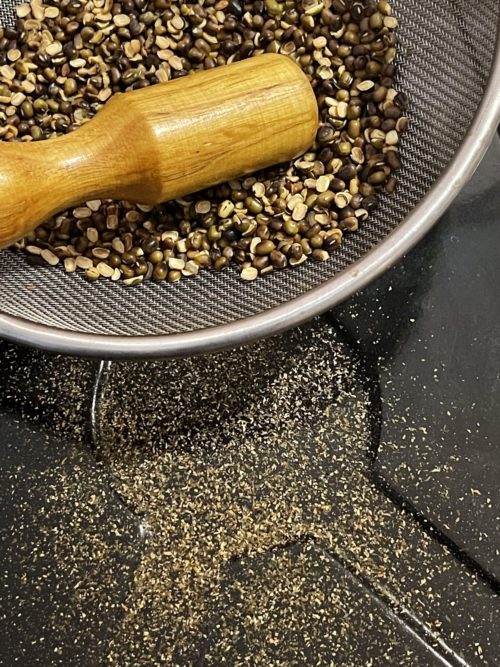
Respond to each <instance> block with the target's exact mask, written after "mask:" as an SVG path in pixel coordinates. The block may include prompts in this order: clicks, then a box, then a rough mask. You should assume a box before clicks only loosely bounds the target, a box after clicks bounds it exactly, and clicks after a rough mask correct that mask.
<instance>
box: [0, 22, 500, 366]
mask: <svg viewBox="0 0 500 667" xmlns="http://www.w3.org/2000/svg"><path fill="white" fill-rule="evenodd" d="M499 123H500V29H499V30H497V39H496V45H495V54H494V57H493V62H492V66H491V72H490V78H489V81H488V85H487V87H486V90H485V93H484V95H483V99H482V100H481V103H480V105H479V107H478V109H477V111H476V114H475V116H474V120H473V122H472V124H471V127H470V129H469V132H468V133H467V135H466V137H465V138H464V140H463V142H462V144H461V146H460V148H459V149H458V151H457V152H456V154H455V156H454V157H453V159H452V160H451V161H450V163H449V165H448V166H447V167H446V169H445V170H444V171H443V172H442V174H441V175H440V176H439V178H438V179H437V181H436V182H435V183H434V185H433V186H432V187H431V188H430V189H429V191H428V192H427V193H426V195H425V196H424V197H423V198H422V200H421V201H420V202H419V203H418V204H417V206H415V208H414V209H413V210H412V211H411V213H409V214H408V215H407V216H406V218H404V220H403V221H402V222H401V223H400V224H399V225H398V226H397V227H396V228H395V229H394V230H393V231H392V232H390V233H389V234H388V235H387V236H386V237H385V238H384V239H383V240H382V241H380V242H379V243H378V244H377V245H376V246H375V247H374V248H372V249H371V250H369V251H368V252H367V253H366V254H365V255H364V256H363V257H362V258H360V259H358V260H357V261H356V262H353V263H352V264H351V265H350V266H349V267H348V268H346V269H344V270H343V271H341V272H339V273H338V274H336V275H335V276H334V277H333V278H331V279H329V280H327V281H325V282H324V283H323V284H321V285H319V286H318V287H315V288H313V289H311V290H309V291H308V292H305V293H304V294H302V295H301V296H299V297H296V298H294V299H292V300H290V301H288V302H286V303H283V304H280V305H278V306H275V307H273V308H270V309H269V310H265V311H263V312H262V313H259V314H257V315H252V316H250V317H246V318H243V319H240V320H236V321H233V322H230V323H227V324H223V325H218V326H215V327H207V328H203V329H198V330H195V331H189V332H183V333H173V334H165V335H156V336H153V335H147V336H118V335H102V334H85V333H79V332H73V331H64V330H61V329H56V328H54V327H49V326H46V325H42V324H36V323H33V322H29V321H28V320H25V319H23V318H20V317H13V316H11V315H6V314H3V313H0V338H4V339H6V340H9V341H12V342H14V343H18V344H21V345H28V346H31V347H35V348H39V349H43V350H46V351H48V352H53V353H62V354H69V355H75V356H81V357H93V358H99V359H132V358H166V357H185V356H191V355H201V354H205V353H209V352H215V351H220V350H224V349H228V348H232V347H238V346H242V345H247V344H249V343H252V342H254V341H255V340H258V339H261V338H268V337H270V336H274V335H277V334H280V333H283V332H284V331H286V330H287V329H291V328H293V327H295V326H298V325H300V324H302V323H304V322H306V321H307V320H309V319H311V318H313V317H315V316H317V315H320V314H322V313H324V312H325V311H327V310H329V309H331V308H333V307H334V306H337V305H338V304H340V303H342V302H343V301H345V300H346V299H347V298H349V297H350V296H351V295H352V294H354V293H355V292H357V291H359V290H361V289H363V288H364V287H366V285H368V284H369V283H370V282H371V281H372V280H375V279H376V278H377V277H379V276H380V275H381V274H382V273H384V272H385V271H387V270H388V269H389V268H390V267H392V266H393V265H394V264H396V263H397V262H398V260H400V259H401V257H402V256H403V255H405V254H406V253H407V252H408V251H409V250H411V248H412V247H413V246H414V245H415V244H416V243H417V242H418V241H419V240H420V239H422V237H423V236H424V235H425V234H426V233H427V232H428V231H429V230H430V229H431V228H432V226H433V225H434V224H435V223H436V222H437V220H438V219H439V218H440V216H441V215H442V214H443V213H444V212H445V211H446V209H447V208H448V207H449V205H450V204H451V202H452V201H453V200H454V199H455V197H456V196H457V194H458V193H459V192H460V190H461V189H462V187H463V186H464V185H465V183H466V182H467V181H468V180H469V179H470V177H471V176H472V174H473V173H474V171H475V169H476V168H477V167H478V165H479V163H480V161H481V159H482V158H483V156H484V154H485V153H486V151H487V149H488V147H489V145H490V142H491V139H492V137H493V135H494V132H495V130H496V128H497V126H498V124H499Z"/></svg>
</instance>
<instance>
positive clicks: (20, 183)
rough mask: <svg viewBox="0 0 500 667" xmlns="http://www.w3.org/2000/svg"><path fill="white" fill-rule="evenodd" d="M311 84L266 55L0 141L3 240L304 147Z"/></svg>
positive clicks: (312, 119) (180, 191)
mask: <svg viewBox="0 0 500 667" xmlns="http://www.w3.org/2000/svg"><path fill="white" fill-rule="evenodd" d="M317 125H318V109H317V105H316V99H315V96H314V93H313V90H312V88H311V86H310V84H309V82H308V80H307V78H306V76H305V75H304V74H303V72H302V71H301V70H300V69H299V67H298V66H297V65H296V64H295V63H293V62H292V61H291V60H290V59H289V58H287V57H285V56H281V55H272V54H267V55H263V56H258V57H255V58H251V59H249V60H245V61H242V62H239V63H234V64H231V65H226V66H224V67H219V68H216V69H213V70H209V71H205V72H200V73H197V74H193V75H189V76H186V77H184V78H182V79H177V80H175V81H171V82H168V83H164V84H158V85H155V86H152V87H150V88H145V89H142V90H138V91H134V92H131V93H125V94H120V95H115V97H114V98H112V99H111V100H110V102H109V103H108V104H107V105H106V106H105V107H104V108H103V109H102V110H101V111H100V112H99V113H98V114H97V116H96V117H95V118H94V119H93V120H92V121H90V122H88V123H87V124H85V125H84V126H82V127H81V128H79V129H78V130H76V131H75V132H73V133H71V134H69V135H66V136H64V137H59V138H56V139H51V140H49V141H45V142H40V143H15V144H1V145H0V247H5V246H7V245H9V244H11V243H13V242H14V241H15V240H17V239H19V238H21V237H22V236H24V235H25V234H26V233H27V232H28V231H31V230H32V229H33V228H34V227H36V226H37V225H38V224H40V222H43V221H44V220H45V219H47V218H48V217H50V216H51V215H54V214H55V213H57V212H58V211H61V210H63V209H65V208H68V207H70V206H74V205H77V204H80V203H81V202H83V201H86V200H89V199H101V198H110V199H126V200H129V201H136V202H141V203H146V204H156V203H159V202H163V201H167V200H169V199H174V198H177V197H181V196H183V195H185V194H188V193H191V192H195V191H197V190H200V189H202V188H205V187H208V186H210V185H215V184H216V183H220V182H223V181H226V180H229V179H231V178H236V177H238V176H242V175H243V174H248V173H251V172H253V171H256V170H258V169H262V168H264V167H268V166H271V165H273V164H277V163H280V162H284V161H286V160H290V159H291V158H292V157H295V156H296V155H299V154H300V153H302V152H304V151H305V150H307V148H308V147H309V146H310V145H311V144H312V142H313V140H314V136H315V133H316V130H317Z"/></svg>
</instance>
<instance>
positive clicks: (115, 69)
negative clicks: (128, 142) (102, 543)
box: [0, 0, 408, 285]
mask: <svg viewBox="0 0 500 667" xmlns="http://www.w3.org/2000/svg"><path fill="white" fill-rule="evenodd" d="M17 16H18V20H17V22H16V27H15V29H9V28H0V139H1V140H3V141H39V140H43V139H48V138H50V137H53V136H56V135H60V134H65V133H68V132H71V131H73V130H74V129H76V128H77V127H79V126H81V125H83V124H84V123H86V122H88V121H89V120H90V119H91V118H92V117H93V116H94V115H95V114H96V112H97V111H98V110H99V109H100V108H101V107H102V106H103V105H104V104H105V103H106V102H107V101H108V100H109V99H110V98H111V97H112V95H113V94H115V93H117V92H125V91H128V90H135V89H138V88H142V87H146V86H149V85H153V84H157V83H164V82H167V81H169V80H172V79H176V78H179V77H181V76H186V75H187V74H189V73H190V72H194V71H197V70H202V69H209V68H212V67H218V66H220V65H224V64H226V63H230V62H233V61H236V60H241V59H244V58H249V57H252V56H254V55H258V54H261V53H266V52H268V53H269V52H270V53H282V54H285V55H287V56H289V57H290V58H292V59H293V60H295V61H296V62H297V63H298V64H299V65H300V66H301V68H302V69H303V71H304V72H305V73H306V74H307V76H308V77H309V79H310V81H311V83H312V86H313V88H314V90H315V93H316V96H317V100H318V105H319V109H320V126H319V128H318V132H317V136H316V141H315V143H314V145H313V146H312V147H311V150H310V151H309V152H308V153H306V154H304V155H303V156H301V157H300V158H298V159H296V160H294V161H293V162H292V163H289V164H285V165H281V166H279V167H276V168H273V169H268V170H265V171H263V172H261V173H258V174H256V175H254V176H251V177H248V178H244V179H242V180H234V181H230V182H229V183H226V184H223V185H220V186H217V187H215V188H210V189H208V190H206V191H204V192H201V193H197V194H195V195H193V196H190V197H186V198H184V199H181V200H176V201H173V202H169V203H167V204H164V205H161V206H156V207H151V206H143V205H140V204H131V203H127V202H112V201H100V200H95V201H89V202H86V203H82V205H81V206H79V207H77V208H75V209H73V210H71V211H64V212H62V213H61V214H60V215H58V216H56V217H54V218H52V219H51V220H48V221H47V222H46V223H44V224H42V225H41V226H40V227H39V228H38V229H37V230H36V231H35V232H33V233H32V234H30V235H29V236H28V237H26V238H25V239H23V240H22V241H20V242H19V243H17V244H16V245H15V248H16V249H18V250H21V251H24V252H26V253H27V254H28V256H29V261H30V262H32V263H33V264H37V265H38V264H39V265H41V266H47V265H50V266H56V265H58V264H62V265H63V266H64V269H65V270H66V271H67V272H74V271H83V272H84V273H85V276H86V277H87V279H88V280H90V281H93V280H98V279H101V278H105V279H110V280H114V281H118V280H122V281H124V282H125V283H126V284H127V285H136V284H139V283H141V282H143V281H144V280H156V281H164V280H168V281H169V282H177V281H178V280H180V279H182V278H183V277H189V276H195V275H197V274H198V272H199V270H200V269H201V268H206V267H213V268H214V269H215V270H217V271H222V270H224V269H225V268H227V267H228V266H229V265H230V264H234V263H235V264H237V265H238V266H239V267H240V268H241V277H242V278H243V279H245V280H254V279H255V278H257V277H258V276H259V275H260V276H264V275H266V274H268V273H270V272H272V271H275V270H281V269H284V268H287V267H295V266H299V265H300V264H302V263H303V262H305V261H306V260H308V259H313V260H314V261H327V260H328V259H329V258H330V256H331V255H332V253H334V252H335V249H336V248H337V247H338V246H339V245H340V244H341V242H342V238H343V236H344V234H346V233H351V232H355V231H356V230H357V229H358V227H359V226H360V225H362V224H363V222H364V221H365V220H366V219H367V218H368V217H369V215H370V212H371V211H372V210H373V209H375V208H376V207H377V205H378V199H379V196H380V194H381V193H384V192H385V193H392V192H394V190H395V187H396V178H395V176H394V172H395V171H396V170H397V169H398V168H399V167H400V157H399V150H398V146H399V141H400V135H401V133H402V132H404V130H405V129H406V127H407V124H408V121H407V118H406V117H405V115H404V112H405V109H406V106H407V100H406V96H405V95H404V93H401V92H398V91H397V90H396V89H395V88H394V83H393V82H394V76H395V66H394V59H395V55H396V48H395V47H396V35H395V30H396V28H397V20H396V18H395V17H394V16H393V14H392V9H391V6H390V4H389V3H388V2H386V1H383V0H382V1H380V2H376V1H375V0H365V1H364V2H353V1H352V0H325V1H324V2H318V1H317V0H303V1H296V0H287V1H286V2H277V1H276V0H266V2H263V1H262V0H257V1H255V2H246V3H245V2H239V1H238V0H219V1H216V2H214V1H212V0H208V1H207V2H200V3H187V2H186V3H183V2H169V1H168V0H150V1H149V2H148V1H146V0H133V1H132V0H125V1H124V2H111V1H110V0H88V1H87V2H84V1H83V0H52V1H48V2H46V3H42V2H41V1H40V0H33V2H32V3H31V4H21V5H19V6H18V7H17ZM179 159H182V156H180V157H179Z"/></svg>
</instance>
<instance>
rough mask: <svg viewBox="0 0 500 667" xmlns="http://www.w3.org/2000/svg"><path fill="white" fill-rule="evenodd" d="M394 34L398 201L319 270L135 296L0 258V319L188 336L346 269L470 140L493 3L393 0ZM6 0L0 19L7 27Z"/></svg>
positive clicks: (491, 36)
mask: <svg viewBox="0 0 500 667" xmlns="http://www.w3.org/2000/svg"><path fill="white" fill-rule="evenodd" d="M393 5H394V8H395V14H396V15H397V17H398V19H399V23H400V28H399V40H400V44H399V52H398V60H399V74H398V81H397V84H398V89H399V90H402V91H404V92H405V93H407V95H408V96H409V99H410V113H409V115H410V121H411V124H410V129H409V131H408V133H407V134H406V135H405V137H404V143H403V145H402V151H401V152H402V158H403V169H402V171H401V174H400V180H399V187H398V191H397V193H396V194H395V195H392V196H385V197H383V198H382V203H381V206H380V208H379V209H378V211H377V212H376V213H375V214H373V215H372V217H371V218H370V220H369V221H367V222H366V223H364V225H363V227H362V229H361V230H360V231H359V232H357V233H355V234H352V235H350V236H347V237H346V239H345V242H344V243H343V245H342V247H341V248H339V250H338V251H337V252H336V253H335V255H334V257H332V259H331V260H330V261H328V262H325V263H315V262H306V263H305V264H304V265H302V266H300V267H298V268H297V269H295V270H286V271H280V272H274V273H272V274H271V275H269V276H267V277H266V278H264V279H260V280H256V281H254V282H251V283H244V282H243V281H241V280H240V279H239V277H238V272H237V270H236V269H234V270H233V269H230V270H228V271H225V272H223V273H222V274H216V273H213V272H211V271H202V272H200V274H199V275H198V276H197V277H196V278H191V279H189V280H184V281H181V282H180V283H177V284H174V285H171V284H166V283H165V284H153V283H148V284H144V285H141V286H140V287H136V288H126V287H124V286H123V285H121V284H116V283H110V282H108V281H99V282H97V283H93V284H88V283H87V282H86V281H85V280H84V279H83V278H82V277H81V276H79V275H76V274H71V275H67V274H65V273H64V271H63V270H62V269H61V268H49V267H47V268H35V267H31V266H29V265H28V263H27V261H26V258H25V257H24V256H22V255H18V254H15V253H13V252H11V251H5V252H1V253H0V311H2V312H4V313H6V314H9V315H12V316H17V317H20V318H23V319H26V320H29V321H32V322H36V323H40V324H45V325H48V326H52V327H56V328H59V329H64V330H70V331H78V332H83V333H100V334H108V335H109V334H118V335H127V336H129V335H146V334H153V335H159V334H169V333H177V332H185V331H192V330H197V329H202V328H205V327H214V326H217V325H221V324H225V323H229V322H231V321H234V320H238V319H241V318H245V317H248V316H251V315H255V314H257V313H259V312H262V311H263V310H266V309H268V308H272V307H273V306H277V305H280V304H283V303H284V302H286V301H288V300H290V299H293V298H295V297H297V296H300V295H302V294H304V293H305V292H307V291H309V290H311V289H312V288H314V287H317V286H318V285H320V284H322V283H324V282H325V281H327V280H331V279H334V276H335V275H336V274H337V273H338V272H340V271H342V270H343V269H345V268H346V267H347V266H349V264H351V263H352V262H353V261H355V260H357V259H359V258H360V257H361V256H362V255H363V254H364V253H366V252H367V251H368V250H369V249H370V248H372V247H373V246H374V245H375V244H377V242H379V241H380V240H381V239H382V238H384V237H385V236H386V235H387V234H388V233H389V232H390V231H391V230H393V229H394V228H395V227H396V226H397V225H398V224H400V223H401V222H402V221H403V219H404V218H405V216H406V215H407V214H408V213H409V212H410V211H411V210H412V208H413V207H414V206H415V205H416V204H417V203H418V202H419V200H420V199H421V198H422V197H423V196H425V194H426V193H427V191H428V190H429V188H430V187H431V186H432V185H433V184H434V182H435V181H436V179H438V177H439V176H440V174H441V173H442V172H443V170H444V169H445V168H446V167H447V165H448V164H449V162H450V160H451V159H452V158H453V156H454V154H455V152H456V151H457V149H458V148H459V146H460V144H461V143H462V141H463V139H464V137H465V136H466V134H467V132H468V130H469V128H470V126H471V123H472V120H473V118H474V115H475V113H476V110H477V107H478V105H479V103H480V101H481V98H482V96H483V93H484V91H485V88H486V86H487V83H488V79H489V74H490V69H491V65H492V60H493V54H494V46H495V41H496V37H497V35H496V26H497V23H498V14H499V4H498V2H497V0H483V2H481V3H479V2H478V3H471V2H469V0H446V1H445V0H394V3H393ZM13 7H14V2H13V1H12V0H2V1H1V5H0V19H1V21H2V23H3V24H6V23H11V22H12V20H13Z"/></svg>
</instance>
